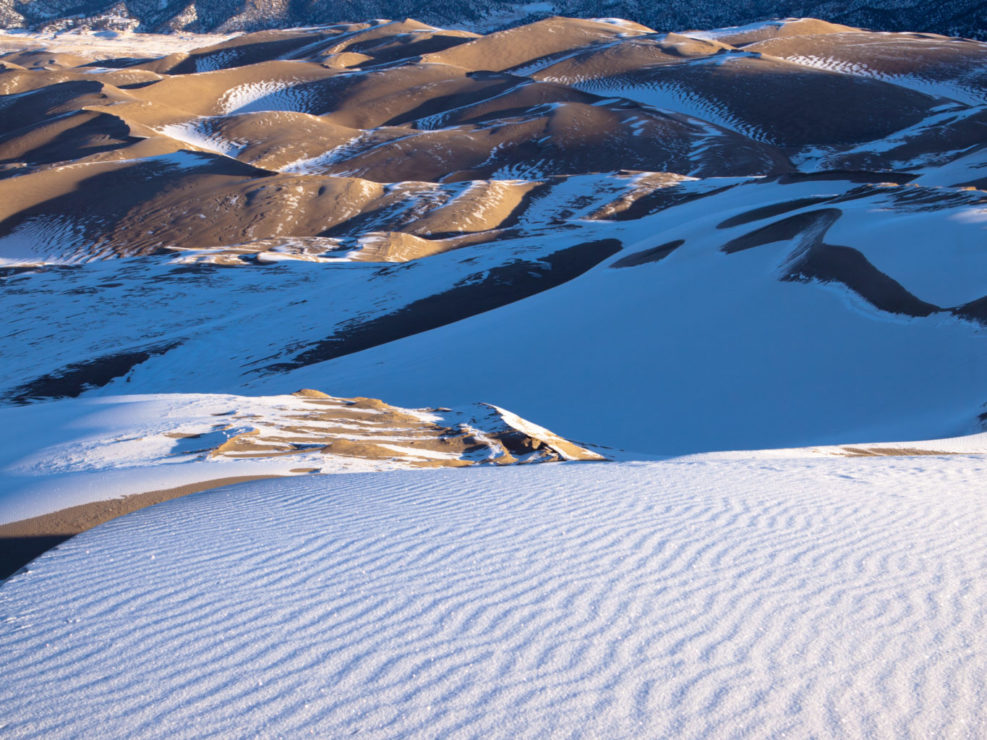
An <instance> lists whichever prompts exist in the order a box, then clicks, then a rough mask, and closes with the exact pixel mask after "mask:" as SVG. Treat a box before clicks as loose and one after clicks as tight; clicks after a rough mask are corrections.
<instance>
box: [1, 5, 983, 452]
mask: <svg viewBox="0 0 987 740" xmlns="http://www.w3.org/2000/svg"><path fill="white" fill-rule="evenodd" d="M0 49H2V50H3V51H2V54H0V263H2V267H3V271H2V273H0V275H2V280H3V283H4V291H3V292H2V293H0V310H3V315H4V317H5V321H4V331H5V332H6V334H5V335H4V336H5V339H4V355H5V363H6V369H7V372H6V374H5V376H4V377H3V378H2V379H0V390H2V392H3V394H4V397H3V400H4V401H6V402H10V403H17V404H28V403H37V402H43V401H47V400H50V399H54V398H63V397H73V396H79V395H87V394H101V393H107V394H109V393H118V394H119V393H128V392H134V391H136V392H140V393H163V392H174V391H182V392H206V393H248V392H253V391H256V390H262V391H263V392H267V393H284V392H286V391H289V390H292V389H293V388H298V387H304V386H311V387H318V388H325V389H326V390H327V391H329V392H332V393H334V394H335V393H338V394H342V395H348V396H373V397H379V398H383V399H385V400H386V401H388V402H393V403H396V404H401V405H403V406H409V407H423V406H427V405H429V404H433V403H449V404H465V403H472V402H475V401H479V400H485V401H489V402H491V403H497V404H503V406H504V407H506V408H510V409H511V410H512V411H516V412H517V413H519V414H521V415H522V416H524V417H525V418H531V419H534V420H535V421H538V422H539V423H546V424H548V425H549V426H550V427H551V428H552V429H553V430H556V431H558V432H559V433H560V434H564V435H566V436H569V437H570V438H574V439H581V440H586V441H590V442H600V443H603V444H608V445H612V446H615V447H622V448H626V449H632V450H641V451H645V452H649V453H674V452H684V451H694V450H697V449H716V448H729V447H734V448H736V447H748V446H759V445H790V444H810V443H834V444H835V443H844V442H855V441H873V440H870V439H869V435H873V434H880V435H884V434H891V435H897V434H898V431H897V430H905V431H902V434H907V435H909V436H914V437H918V436H934V435H939V436H945V435H948V434H961V433H964V432H967V431H973V430H976V429H977V428H979V425H980V424H981V423H982V421H983V418H984V417H983V414H984V413H985V408H984V406H983V404H984V403H985V402H987V397H984V394H983V391H982V387H981V385H978V384H977V383H976V382H974V381H973V380H972V379H973V378H977V377H980V378H982V377H987V356H985V350H984V344H983V342H982V332H983V326H984V323H985V321H987V313H985V309H984V305H985V303H984V301H985V293H987V287H985V283H984V279H983V276H984V275H985V274H987V261H985V260H987V256H985V252H984V250H983V244H984V242H985V239H984V236H985V234H984V223H985V216H984V213H985V208H987V194H985V191H984V189H985V188H987V148H985V141H987V83H985V76H984V73H983V70H984V69H985V68H987V64H985V62H987V45H985V44H983V43H979V42H975V41H968V40H963V39H953V38H945V37H940V36H934V35H930V34H904V33H896V34H887V33H871V32H867V31H862V30H859V29H855V28H851V27H848V26H840V25H835V24H831V23H824V22H822V21H817V20H813V19H794V20H788V21H776V22H769V23H763V24H756V25H753V26H747V27H743V28H732V29H720V30H713V31H687V30H683V31H681V32H679V33H658V32H656V31H654V30H652V29H649V28H646V27H644V26H641V25H638V24H635V23H630V22H625V21H618V20H613V19H608V20H578V19H570V18H549V19H544V20H541V21H538V22H535V23H531V24H528V25H521V26H518V27H514V28H508V29H506V30H500V31H497V32H493V33H488V34H485V35H484V34H479V33H473V32H466V31H461V30H447V29H443V28H438V27H435V26H430V25H427V24H424V23H420V22H417V21H413V20H405V21H399V22H391V21H371V22H363V23H349V24H341V25H335V26H321V27H312V28H305V29H287V30H276V31H263V32H258V33H250V34H241V35H238V36H235V37H232V38H215V37H210V38H204V39H203V40H202V44H201V45H200V46H196V45H195V44H193V43H192V42H190V41H189V40H188V38H183V39H178V40H176V38H175V37H161V38H158V37H154V36H148V37H143V36H140V35H129V36H128V35H124V36H121V37H120V38H119V39H117V40H115V41H114V40H109V39H97V38H95V37H92V36H89V37H86V36H80V35H76V36H65V37H60V38H55V39H47V40H46V39H42V38H40V37H30V36H26V35H22V36H5V37H2V38H0ZM610 267H614V268H617V269H613V270H611V269H610ZM136 297H139V298H140V300H135V298H136ZM93 317H99V321H97V322H94V321H93ZM779 317H783V318H779ZM80 326H86V329H85V331H80V330H79V328H78V327H80ZM692 336H702V337H705V338H706V340H705V342H706V343H705V344H703V346H701V347H700V346H699V345H698V344H697V343H696V342H695V341H693V340H691V339H690V337H692ZM796 346H797V347H798V349H797V351H793V354H790V355H789V354H786V351H787V350H786V349H785V348H794V347H796ZM923 347H924V348H926V350H924V351H920V350H921V348H923ZM931 347H936V348H938V349H936V350H935V351H932V350H929V348H931ZM217 348H220V349H219V351H217ZM587 348H590V349H587ZM779 353H780V354H781V355H782V356H783V357H784V361H779V359H778V356H779ZM203 357H208V358H209V361H208V362H203V361H202V358H203ZM869 363H870V364H869ZM861 367H863V368H877V370H876V371H875V373H874V377H873V378H871V377H869V376H868V377H866V378H863V377H861V375H862V374H864V375H866V373H862V371H860V370H859V368H861ZM724 368H731V371H730V382H729V383H725V382H723V378H722V377H721V376H720V375H719V374H718V373H722V372H725V370H724ZM779 384H782V385H781V386H779ZM617 387H619V388H622V389H624V391H625V392H626V394H627V397H626V400H625V401H621V402H615V401H614V398H613V388H617ZM779 387H783V388H785V389H786V390H785V391H784V393H781V392H779V390H778V389H779ZM915 389H920V392H915ZM573 399H579V401H578V402H575V401H573ZM632 399H633V400H632ZM631 407H633V408H634V409H635V412H634V413H630V412H629V411H628V408H631ZM817 411H820V412H821V413H816V412H817ZM638 412H640V413H638ZM822 412H824V413H822ZM727 417H729V418H727ZM629 419H636V421H633V422H631V421H629ZM714 419H715V420H716V422H715V423H713V422H711V420H714ZM877 420H882V423H878V422H877ZM883 422H887V423H883Z"/></svg>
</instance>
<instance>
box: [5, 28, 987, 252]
mask: <svg viewBox="0 0 987 740" xmlns="http://www.w3.org/2000/svg"><path fill="white" fill-rule="evenodd" d="M193 46H194V43H193V40H192V39H190V38H189V37H161V38H160V39H157V38H156V37H153V36H146V37H145V36H141V35H131V36H128V35H123V36H121V37H120V38H119V39H116V40H113V39H96V38H95V37H88V36H84V35H78V34H77V35H68V36H59V37H55V38H43V37H38V38H33V39H32V38H31V37H26V36H23V35H18V36H8V35H3V34H0V258H3V259H4V260H6V261H8V262H9V261H14V262H17V261H20V262H26V263H30V262H32V261H52V262H76V261H84V260H89V259H98V258H105V257H113V256H130V255H146V254H153V253H156V252H159V251H161V250H168V249H180V250H189V249H197V250H199V249H211V248H216V247H225V248H228V253H229V254H231V255H236V254H242V253H244V252H245V251H246V252H254V253H257V252H261V251H264V249H265V248H266V247H265V245H267V244H269V243H270V240H282V241H283V240H311V239H330V238H333V239H336V238H342V239H349V240H351V241H352V240H363V243H362V245H361V246H360V247H359V248H358V249H356V250H354V249H353V248H352V245H349V246H350V249H349V252H350V253H351V254H352V258H357V259H374V260H381V261H390V260H406V259H415V258H418V257H422V256H427V255H430V254H435V253H436V252H438V251H444V250H446V249H451V248H455V247H456V246H458V245H460V244H462V243H465V242H464V241H462V239H459V238H460V237H462V238H463V239H468V240H469V241H470V243H474V242H475V241H476V240H477V239H491V240H492V239H495V238H497V236H498V235H499V233H500V230H501V229H505V228H507V227H510V226H513V225H514V224H515V223H516V222H517V221H518V220H519V219H522V217H523V216H524V214H525V213H526V212H528V210H529V208H530V206H531V204H532V203H533V202H535V201H537V200H538V199H539V198H541V197H543V196H545V195H546V194H548V193H549V192H550V191H551V190H553V189H554V188H555V187H557V186H560V185H564V183H565V178H571V177H574V176H582V175H588V174H599V175H600V176H601V182H603V181H604V180H606V179H607V178H618V177H619V174H618V173H619V172H621V171H627V170H632V171H636V172H650V173H662V174H661V175H660V176H661V177H674V176H685V175H694V176H700V177H717V176H758V175H777V174H783V173H787V172H791V171H792V170H793V165H792V160H791V157H793V156H794V155H796V154H797V153H798V152H799V151H802V150H804V149H806V148H808V149H810V150H813V151H826V152H830V153H831V152H834V151H835V152H839V151H840V150H841V148H843V149H846V150H847V152H848V153H847V154H846V156H845V158H843V159H839V158H837V159H832V158H831V161H833V162H836V166H839V167H842V168H849V167H860V168H864V167H866V168H868V169H874V168H878V169H880V168H888V169H895V168H900V162H901V159H902V157H913V158H914V159H915V161H921V157H922V155H923V153H926V152H929V151H931V152H934V153H936V155H937V156H947V155H949V153H950V152H958V151H961V150H963V149H967V148H969V147H971V146H976V145H977V144H978V142H980V143H982V130H983V125H984V120H983V119H984V116H985V115H987V114H984V113H982V112H981V113H979V114H976V111H975V110H973V109H971V111H970V112H969V113H970V115H965V116H961V117H959V118H958V119H957V120H955V121H952V122H949V123H948V124H943V125H939V126H936V127H928V126H927V127H926V128H925V129H921V126H919V124H921V123H922V122H923V121H926V120H927V119H928V118H929V117H930V116H931V115H933V114H934V113H935V112H936V111H938V110H941V106H942V105H943V99H942V98H941V97H938V95H939V92H937V90H939V89H940V88H941V90H945V91H946V92H949V91H950V90H953V89H955V90H958V91H960V92H959V93H957V95H958V98H957V99H958V100H967V101H976V100H978V97H977V96H978V95H979V96H987V92H984V91H985V90H987V77H985V73H984V72H983V69H984V68H985V65H984V61H985V59H987V51H985V48H987V47H985V46H984V45H983V44H977V43H974V42H965V41H961V40H951V39H945V38H942V37H935V36H930V35H927V34H925V35H914V34H911V35H909V34H873V33H868V32H863V31H859V30H858V29H851V28H847V27H844V26H836V25H833V24H828V23H824V22H821V21H816V20H812V19H801V20H793V21H785V22H779V23H776V24H768V25H764V26H762V27H759V28H758V29H756V30H750V29H746V30H745V29H740V30H737V31H736V32H733V33H731V32H729V31H727V32H719V33H715V34H705V35H704V34H701V33H692V32H686V33H682V34H676V33H669V34H659V33H655V32H654V31H652V30H651V29H648V28H645V27H643V26H639V25H637V24H632V23H615V22H604V21H594V20H578V19H571V18H549V19H545V20H542V21H538V22H536V23H532V24H529V25H525V26H520V27H516V28H511V29H508V30H504V31H499V32H496V33H490V34H487V35H485V36H480V35H478V34H474V33H467V32H463V31H456V30H444V29H440V28H435V27H433V26H428V25H426V24H423V23H419V22H417V21H413V20H405V21H401V22H384V21H372V22H367V23H356V24H340V25H336V26H328V27H322V28H310V29H286V30H277V31H264V32H259V33H251V34H242V35H239V36H236V37H233V38H223V37H208V38H204V39H203V45H202V46H201V47H200V48H193ZM919 78H921V79H919ZM915 79H919V83H921V84H913V83H914V80H915ZM902 80H905V81H906V82H908V84H898V82H900V81H902ZM923 85H924V87H923ZM929 85H939V86H940V87H939V88H936V89H931V88H929ZM910 127H911V128H914V129H915V132H914V134H913V135H912V137H911V138H910V139H908V141H906V142H904V143H903V144H902V145H901V146H900V147H899V148H897V149H895V150H894V151H890V150H889V151H888V153H887V154H886V155H882V154H881V153H880V152H878V153H877V154H875V153H873V152H869V153H866V154H864V155H860V154H859V153H855V151H854V149H853V148H854V147H855V146H857V145H859V144H861V143H866V142H868V141H874V140H879V139H881V138H882V137H886V136H888V135H890V134H892V133H894V132H898V131H902V130H908V129H909V128H910ZM882 157H883V159H882ZM458 183H467V185H462V186H459V185H457V184H458ZM468 183H473V184H472V185H468ZM607 188H609V186H605V187H603V189H604V190H606V189H607ZM599 190H600V188H596V187H594V188H592V190H591V191H590V192H589V193H588V194H587V197H597V193H598V191H599ZM632 190H633V192H634V193H640V192H641V189H640V187H637V186H635V188H633V189H632ZM629 197H630V196H629V195H628V194H627V193H626V192H625V193H621V194H619V200H620V201H621V202H622V203H624V206H619V205H616V202H614V203H608V202H603V201H602V200H601V202H598V203H596V204H595V209H593V210H594V212H595V214H596V215H595V216H594V217H597V218H607V217H608V215H607V214H610V215H612V214H613V213H615V212H618V211H621V208H623V212H624V213H633V211H631V210H628V209H627V208H626V201H627V199H628V198H629ZM541 213H542V215H541V216H540V218H542V219H543V221H542V223H540V224H535V225H534V226H542V227H544V226H548V225H554V224H556V223H558V222H559V221H560V220H562V221H564V219H565V216H564V215H558V214H549V215H547V216H546V215H545V212H544V211H541ZM369 234H374V235H380V234H389V236H387V237H385V238H382V237H380V236H373V237H369V236H368V235H369ZM478 234H485V235H486V237H482V238H481V237H477V236H476V235H478ZM420 239H427V240H428V241H427V243H424V242H421V241H419V240H420ZM440 242H441V243H440ZM251 243H256V244H258V245H260V246H258V247H256V248H250V247H244V245H249V244H251ZM217 261H220V262H223V261H226V262H228V263H231V264H233V263H239V261H238V260H236V259H226V258H223V259H219V258H217Z"/></svg>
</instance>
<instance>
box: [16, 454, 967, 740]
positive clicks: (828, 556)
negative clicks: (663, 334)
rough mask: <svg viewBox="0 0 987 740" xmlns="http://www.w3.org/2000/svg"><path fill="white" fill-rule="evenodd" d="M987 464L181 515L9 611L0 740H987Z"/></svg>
mask: <svg viewBox="0 0 987 740" xmlns="http://www.w3.org/2000/svg"><path fill="white" fill-rule="evenodd" d="M985 468H987V462H985V460H984V459H983V458H982V457H966V458H948V459H944V458H923V459H922V460H921V461H916V460H914V459H907V458H894V459H891V458H886V459H867V460H859V459H825V460H812V461H807V460H758V459H756V458H755V459H752V460H745V461H724V460H720V461H688V460H684V461H678V462H666V463H652V464H619V465H618V464H601V465H593V466H582V467H572V466H564V467H556V466H540V467H539V468H519V469H512V470H493V471H485V470H477V471H473V470H468V471H455V474H454V475H450V474H447V473H445V472H437V473H424V474H423V473H415V474H410V475H409V474H405V473H394V474H377V475H369V476H363V475H352V476H332V477H328V478H309V479H304V480H302V479H293V480H291V481H290V482H287V481H266V482H262V483H255V484H248V485H246V486H240V487H234V488H229V489H224V490H220V491H215V492H212V493H209V494H204V495H198V496H194V497H189V498H185V499H180V500H176V501H172V502H169V503H167V504H164V505H162V506H158V507H154V508H152V509H147V510H144V511H141V512H137V513H136V514H134V515H131V516H128V517H125V518H123V519H119V520H116V521H113V522H110V523H109V524H107V525H104V526H102V527H100V528H98V529H95V530H92V531H90V532H88V533H85V534H83V535H81V536H79V537H77V538H75V539H74V540H71V541H70V542H68V543H66V545H64V546H62V547H61V548H59V549H57V550H55V551H52V552H50V553H48V554H47V555H46V556H44V557H43V558H42V559H41V560H39V561H36V562H35V563H33V564H32V565H31V566H30V568H29V570H28V571H26V572H22V573H21V574H19V575H17V576H15V577H13V578H12V579H11V580H9V581H8V582H7V583H6V584H5V585H4V586H3V588H2V589H0V655H2V656H3V665H4V681H3V682H2V686H0V704H2V706H4V712H3V717H2V719H0V734H3V735H4V736H5V737H28V736H41V735H43V736H45V737H69V736H80V735H94V734H99V735H100V736H102V737H107V736H113V737H134V736H141V737H191V736H205V735H214V734H223V733H225V734H235V735H240V736H247V735H250V736H253V735H261V736H263V735H273V734H278V735H286V736H296V735H298V734H300V733H302V732H303V731H309V732H314V733H315V734H316V735H319V736H323V737H338V736H341V735H343V734H346V735H350V734H354V735H359V736H361V737H403V736H429V737H447V736H476V737H518V736H523V737H546V736H549V735H551V736H557V737H565V736H587V737H593V736H595V737H618V736H647V737H667V736H672V735H675V736H679V737H726V736H730V737H735V736H752V737H768V736H777V735H782V734H791V735H792V736H797V737H808V736H813V737H864V736H866V737H891V736H894V737H946V736H949V737H982V736H983V735H984V733H985V731H987V712H985V709H984V707H985V706H987V696H985V690H984V687H985V686H987V626H985V625H987V597H985V594H987V585H985V584H987V580H985V578H984V575H985V574H987V550H985V548H984V546H983V542H984V535H985V533H987V511H985V507H984V506H983V496H982V489H978V486H977V483H976V481H982V480H983V479H984V474H985V473H987V469H985ZM978 490H980V492H979V493H978Z"/></svg>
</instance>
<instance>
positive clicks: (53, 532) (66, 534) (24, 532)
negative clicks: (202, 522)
mask: <svg viewBox="0 0 987 740" xmlns="http://www.w3.org/2000/svg"><path fill="white" fill-rule="evenodd" d="M281 477H285V476H279V475H234V476H229V477H224V478H213V479H211V480H204V481H198V482H196V483H189V484H186V485H184V486H175V487H174V488H164V489H162V490H160V491H147V492H146V493H134V494H131V495H129V496H123V497H121V498H113V499H109V500H107V501H96V502H93V503H89V504H81V505H79V506H70V507H69V508H67V509H60V510H59V511H55V512H52V513H51V514H44V515H42V516H36V517H32V518H30V519H22V520H21V521H18V522H10V523H9V524H0V581H2V580H3V579H5V578H8V577H10V576H11V575H13V574H14V573H16V572H17V571H18V570H19V569H20V568H22V567H23V566H25V565H27V564H28V563H29V562H31V561H32V560H34V559H35V558H36V557H38V556H39V555H41V554H43V553H45V552H47V551H48V550H50V549H51V548H53V547H56V546H58V545H60V544H61V543H62V542H64V541H65V540H67V539H69V538H70V537H74V536H75V535H77V534H79V533H80V532H85V531H86V530H87V529H92V528H93V527H96V526H99V525H100V524H103V523H104V522H108V521H110V520H111V519H116V518H117V517H121V516H124V515H125V514H130V513H131V512H133V511H137V510H138V509H145V508H147V507H148V506H154V505H155V504H160V503H162V502H164V501H171V500H172V499H174V498H181V497H182V496H188V495H190V494H193V493H200V492H202V491H210V490H212V489H214V488H223V487H224V486H233V485H236V484H238V483H248V482H250V481H255V480H265V479H267V478H281Z"/></svg>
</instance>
